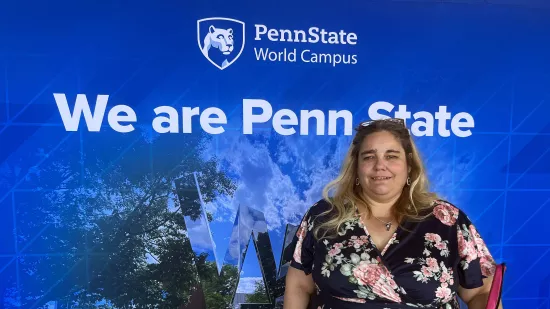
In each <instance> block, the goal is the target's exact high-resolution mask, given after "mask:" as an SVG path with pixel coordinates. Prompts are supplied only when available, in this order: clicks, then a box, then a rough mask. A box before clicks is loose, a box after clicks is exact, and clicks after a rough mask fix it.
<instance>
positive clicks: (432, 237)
mask: <svg viewBox="0 0 550 309" xmlns="http://www.w3.org/2000/svg"><path fill="white" fill-rule="evenodd" d="M424 239H426V240H427V241H430V242H435V243H438V242H440V241H441V236H439V235H438V234H434V233H427V234H426V235H424Z"/></svg>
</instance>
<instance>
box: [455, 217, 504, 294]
mask: <svg viewBox="0 0 550 309" xmlns="http://www.w3.org/2000/svg"><path fill="white" fill-rule="evenodd" d="M457 238H458V258H459V264H458V278H459V283H460V285H461V286H462V287H463V288H466V289H473V288H477V287H481V286H483V279H484V278H487V277H490V276H492V275H494V273H495V270H496V263H495V260H494V259H493V257H492V256H491V253H490V252H489V249H488V248H487V245H486V244H485V241H484V240H483V238H481V235H480V234H479V232H478V231H477V229H476V227H475V226H474V224H473V223H472V221H471V220H470V219H469V218H468V216H467V215H466V214H465V213H464V212H462V211H459V214H458V218H457Z"/></svg>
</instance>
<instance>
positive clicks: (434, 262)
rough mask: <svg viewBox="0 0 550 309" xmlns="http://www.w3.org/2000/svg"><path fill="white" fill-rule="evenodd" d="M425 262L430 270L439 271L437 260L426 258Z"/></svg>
mask: <svg viewBox="0 0 550 309" xmlns="http://www.w3.org/2000/svg"><path fill="white" fill-rule="evenodd" d="M426 264H427V265H428V269H429V270H430V271H431V272H438V271H439V265H438V264H437V260H436V259H434V258H427V259H426Z"/></svg>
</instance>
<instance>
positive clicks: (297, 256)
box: [293, 221, 307, 264]
mask: <svg viewBox="0 0 550 309" xmlns="http://www.w3.org/2000/svg"><path fill="white" fill-rule="evenodd" d="M306 230H307V223H306V222H305V221H302V223H301V224H300V228H299V229H298V231H297V232H296V236H298V241H297V242H296V248H295V249H294V254H293V258H294V260H295V261H296V262H298V263H300V264H301V263H302V243H303V242H304V237H305V236H306Z"/></svg>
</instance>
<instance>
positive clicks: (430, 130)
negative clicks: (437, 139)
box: [411, 112, 434, 136]
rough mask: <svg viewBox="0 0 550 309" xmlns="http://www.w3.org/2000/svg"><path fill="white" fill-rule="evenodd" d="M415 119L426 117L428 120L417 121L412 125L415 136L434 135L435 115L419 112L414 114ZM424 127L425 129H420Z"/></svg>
mask: <svg viewBox="0 0 550 309" xmlns="http://www.w3.org/2000/svg"><path fill="white" fill-rule="evenodd" d="M413 117H414V119H415V120H417V119H418V118H424V119H425V120H426V121H420V120H418V121H415V122H413V123H412V125H411V133H412V134H413V135H415V136H433V135H434V117H433V116H432V114H430V113H428V112H417V113H414V115H413ZM421 127H423V128H424V130H420V128H421Z"/></svg>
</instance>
